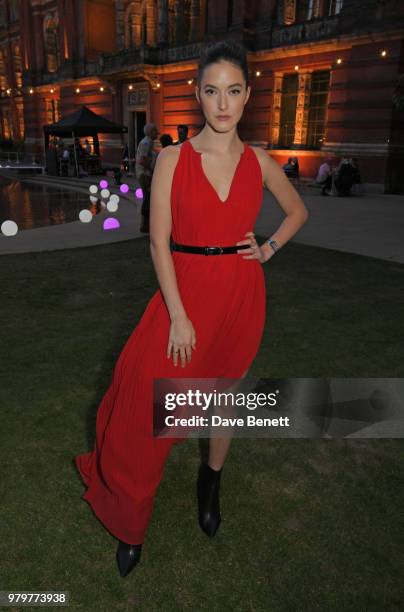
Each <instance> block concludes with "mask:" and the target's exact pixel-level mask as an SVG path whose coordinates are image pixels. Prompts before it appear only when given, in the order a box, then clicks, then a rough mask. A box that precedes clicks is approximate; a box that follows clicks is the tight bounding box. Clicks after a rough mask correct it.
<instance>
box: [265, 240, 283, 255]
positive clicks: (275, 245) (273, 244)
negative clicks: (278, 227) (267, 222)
mask: <svg viewBox="0 0 404 612" xmlns="http://www.w3.org/2000/svg"><path fill="white" fill-rule="evenodd" d="M267 243H268V244H269V246H270V247H271V248H272V250H273V251H275V253H276V251H277V250H278V249H279V248H280V247H279V244H278V243H277V242H276V240H272V238H270V239H269V240H267Z"/></svg>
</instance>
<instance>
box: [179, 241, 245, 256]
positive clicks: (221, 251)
mask: <svg viewBox="0 0 404 612" xmlns="http://www.w3.org/2000/svg"><path fill="white" fill-rule="evenodd" d="M249 248H250V245H249V244H241V245H240V246H237V245H236V246H225V247H219V246H203V247H199V246H191V245H187V244H178V242H172V243H171V250H172V251H180V252H181V253H199V254H200V255H227V254H230V253H237V251H240V250H242V249H249Z"/></svg>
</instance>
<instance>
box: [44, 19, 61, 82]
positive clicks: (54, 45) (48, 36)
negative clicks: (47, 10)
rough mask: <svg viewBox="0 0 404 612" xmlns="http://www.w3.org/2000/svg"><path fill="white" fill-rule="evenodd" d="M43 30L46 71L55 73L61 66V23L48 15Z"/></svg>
mask: <svg viewBox="0 0 404 612" xmlns="http://www.w3.org/2000/svg"><path fill="white" fill-rule="evenodd" d="M43 28H44V42H45V57H46V69H47V71H48V72H55V71H56V70H57V69H58V68H59V64H60V48H59V31H58V29H59V23H58V18H57V16H56V15H50V14H49V15H46V17H45V19H44V26H43Z"/></svg>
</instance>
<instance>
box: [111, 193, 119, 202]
mask: <svg viewBox="0 0 404 612" xmlns="http://www.w3.org/2000/svg"><path fill="white" fill-rule="evenodd" d="M109 201H110V202H115V203H116V204H119V195H117V194H116V193H113V194H112V196H111V197H110V198H109Z"/></svg>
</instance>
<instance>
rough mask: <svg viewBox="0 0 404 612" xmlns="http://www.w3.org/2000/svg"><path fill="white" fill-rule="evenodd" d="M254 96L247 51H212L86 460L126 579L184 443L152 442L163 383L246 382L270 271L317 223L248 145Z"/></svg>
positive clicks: (212, 476) (216, 514) (154, 190)
mask: <svg viewBox="0 0 404 612" xmlns="http://www.w3.org/2000/svg"><path fill="white" fill-rule="evenodd" d="M250 92H251V88H250V86H249V85H248V65H247V60H246V53H245V50H244V48H243V47H241V46H240V45H238V44H237V43H232V42H220V43H211V44H209V45H208V46H207V47H206V48H205V50H204V53H203V54H202V56H201V58H200V62H199V67H198V80H197V86H196V88H195V95H196V98H197V101H198V102H199V104H200V106H201V109H202V112H203V114H204V116H205V119H206V122H205V125H204V127H203V129H202V130H201V132H200V133H199V134H198V135H197V136H196V137H195V138H191V139H190V140H186V141H185V142H183V143H182V144H181V145H176V146H168V147H165V148H164V149H163V150H162V151H161V152H160V154H159V155H158V158H157V162H156V166H155V171H154V174H153V179H152V186H151V216H150V248H151V256H152V259H153V264H154V267H155V270H156V274H157V278H158V281H159V285H160V289H159V290H158V291H157V292H156V293H155V294H154V296H153V297H152V299H151V301H150V302H149V304H148V306H147V308H146V310H145V312H144V313H143V316H142V318H141V320H140V322H139V324H138V325H137V327H136V328H135V330H134V332H133V333H132V335H131V336H130V338H129V340H128V341H127V343H126V345H125V347H124V349H123V351H122V353H121V355H120V357H119V359H118V361H117V363H116V366H115V369H114V375H113V380H112V383H111V386H110V388H109V389H108V391H107V393H106V395H105V396H104V398H103V400H102V402H101V405H100V407H99V410H98V414H97V440H96V446H95V449H94V451H93V452H92V453H86V454H84V455H79V456H78V457H76V464H77V467H78V469H79V471H80V473H81V476H82V478H83V480H84V482H85V483H86V484H87V486H88V490H87V492H86V493H85V494H84V496H83V499H85V500H86V501H88V502H89V503H90V504H91V506H92V508H93V510H94V512H95V514H96V515H97V516H98V518H99V519H100V520H101V521H102V523H103V524H104V526H105V527H107V529H108V530H109V531H110V532H111V533H112V534H113V535H114V536H115V537H117V538H118V539H119V543H118V550H117V561H118V567H119V571H120V573H121V576H126V575H127V574H128V573H129V572H130V571H131V570H132V569H133V567H135V565H136V564H137V563H138V561H139V559H140V555H141V550H142V544H143V541H144V538H145V533H146V530H147V525H148V522H149V520H150V516H151V513H152V507H153V500H154V496H155V492H156V489H157V487H158V484H159V482H160V479H161V477H162V473H163V468H164V463H165V460H166V459H167V456H168V454H169V452H170V450H171V447H172V445H173V443H174V442H179V441H180V440H178V439H177V440H176V439H174V438H157V437H153V435H152V399H153V393H152V391H153V379H154V378H175V377H177V378H181V377H183V378H209V377H212V378H221V377H222V378H236V379H239V378H243V377H245V376H246V374H247V372H248V369H249V367H250V365H251V363H252V361H253V359H254V357H255V355H256V353H257V351H258V348H259V345H260V342H261V338H262V333H263V329H264V324H265V316H266V304H265V299H266V291H265V280H264V273H263V270H262V264H264V263H265V262H267V261H268V260H269V259H270V258H271V257H273V255H274V253H275V252H276V250H278V249H279V248H280V247H282V246H283V245H284V244H285V243H286V242H287V241H288V240H289V239H290V238H291V237H292V236H293V235H294V234H295V233H296V232H297V231H298V230H299V228H300V227H301V226H302V225H303V223H304V222H305V220H306V219H307V216H308V213H307V211H306V208H305V206H304V204H303V202H302V200H301V199H300V197H299V195H298V193H297V192H296V191H295V189H294V188H293V186H292V185H291V184H290V182H289V180H288V178H287V177H286V176H285V174H284V172H283V171H282V168H281V167H280V166H279V165H278V164H277V163H276V162H274V161H273V160H272V159H271V158H270V157H268V155H267V154H266V153H265V151H264V150H262V149H260V148H259V147H249V146H247V145H246V144H245V143H243V142H242V141H241V140H240V139H239V137H238V134H237V124H238V122H239V121H240V119H241V117H242V115H243V111H244V106H245V105H246V103H247V101H248V99H249V96H250ZM263 183H264V185H265V186H266V187H268V188H270V189H271V191H272V193H273V194H274V195H275V197H276V198H277V199H278V200H279V202H280V204H281V206H282V208H283V210H284V211H285V213H286V218H285V219H284V220H283V222H282V224H281V225H280V226H279V228H278V230H277V231H276V232H275V233H274V234H273V236H272V237H271V239H270V241H269V242H268V241H267V242H264V243H263V244H262V245H258V244H257V241H256V240H255V237H254V233H253V231H252V230H253V228H254V224H255V221H256V217H257V215H258V213H259V210H260V207H261V202H262V187H263ZM170 237H172V239H173V241H174V243H173V245H172V249H173V250H172V251H171V250H170ZM195 247H196V251H195ZM207 247H210V249H209V250H207ZM212 247H213V248H212ZM218 247H219V248H218ZM223 247H227V248H226V249H225V250H224V251H223ZM198 249H199V251H198ZM205 255H212V256H208V257H206V256H205ZM178 365H180V366H181V368H180V369H179V368H178V367H177V366H178ZM181 370H182V372H181ZM229 444H230V440H229V438H225V439H220V438H215V439H213V438H212V439H211V440H210V444H209V458H208V462H207V463H203V464H202V465H201V466H200V471H199V477H198V488H197V490H198V513H199V524H200V526H201V528H202V529H203V531H204V532H205V533H206V534H207V535H208V536H210V537H212V536H213V535H214V534H215V533H216V530H217V528H218V527H219V524H220V520H221V517H220V508H219V482H220V476H221V471H222V467H223V463H224V460H225V458H226V454H227V451H228V448H229Z"/></svg>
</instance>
